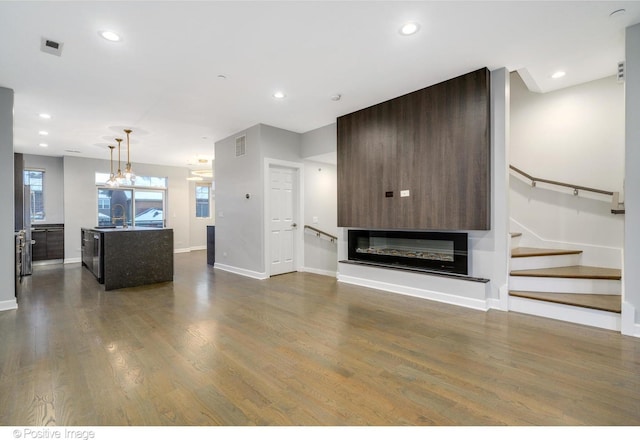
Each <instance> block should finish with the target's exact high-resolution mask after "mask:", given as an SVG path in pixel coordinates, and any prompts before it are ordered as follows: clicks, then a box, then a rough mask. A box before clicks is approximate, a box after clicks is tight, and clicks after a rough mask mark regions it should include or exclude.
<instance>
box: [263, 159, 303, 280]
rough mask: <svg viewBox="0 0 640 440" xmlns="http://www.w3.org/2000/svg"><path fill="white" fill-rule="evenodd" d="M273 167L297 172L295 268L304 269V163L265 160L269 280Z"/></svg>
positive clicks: (269, 267) (266, 238)
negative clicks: (270, 172) (270, 181)
mask: <svg viewBox="0 0 640 440" xmlns="http://www.w3.org/2000/svg"><path fill="white" fill-rule="evenodd" d="M271 167H283V168H292V169H294V170H296V179H297V181H296V191H297V192H298V194H297V195H298V203H297V206H296V208H297V209H296V210H297V212H296V218H297V219H298V221H297V223H298V229H297V231H296V235H295V237H296V249H295V267H294V269H295V270H296V271H298V272H301V271H302V268H303V267H304V225H303V223H304V216H303V213H304V163H302V162H289V161H285V160H279V159H270V158H265V160H264V176H263V177H264V179H263V193H264V201H263V203H264V204H263V206H262V218H263V233H264V235H263V240H264V255H263V261H264V268H265V274H266V277H267V278H268V277H269V276H271V263H270V262H269V261H270V255H271V241H270V239H269V236H270V233H269V215H268V214H269V207H270V206H271V204H270V202H271V192H270V191H269V186H270V185H269V178H270V175H269V169H270V168H271Z"/></svg>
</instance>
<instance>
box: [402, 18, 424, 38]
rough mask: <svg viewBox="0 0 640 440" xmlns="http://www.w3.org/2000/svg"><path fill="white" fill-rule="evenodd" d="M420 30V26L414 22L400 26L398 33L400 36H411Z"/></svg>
mask: <svg viewBox="0 0 640 440" xmlns="http://www.w3.org/2000/svg"><path fill="white" fill-rule="evenodd" d="M418 30H420V25H419V24H418V23H416V22H413V21H411V22H409V23H405V24H403V25H402V27H401V28H400V33H401V34H402V35H413V34H415V33H416V32H418Z"/></svg>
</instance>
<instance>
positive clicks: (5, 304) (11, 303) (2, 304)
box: [0, 299, 18, 312]
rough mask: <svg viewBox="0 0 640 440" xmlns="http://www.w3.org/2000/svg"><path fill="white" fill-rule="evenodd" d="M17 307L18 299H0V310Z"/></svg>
mask: <svg viewBox="0 0 640 440" xmlns="http://www.w3.org/2000/svg"><path fill="white" fill-rule="evenodd" d="M17 308H18V301H16V300H15V299H10V300H8V301H0V312H4V311H5V310H15V309H17Z"/></svg>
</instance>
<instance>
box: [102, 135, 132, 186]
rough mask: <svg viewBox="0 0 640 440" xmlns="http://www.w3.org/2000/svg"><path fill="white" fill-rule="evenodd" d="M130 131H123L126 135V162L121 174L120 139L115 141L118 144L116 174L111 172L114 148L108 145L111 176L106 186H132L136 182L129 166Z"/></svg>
mask: <svg viewBox="0 0 640 440" xmlns="http://www.w3.org/2000/svg"><path fill="white" fill-rule="evenodd" d="M132 131H133V130H131V129H129V128H125V129H124V132H125V133H126V134H127V162H126V163H125V168H124V173H123V172H122V138H116V139H115V141H116V142H117V143H118V171H117V172H116V173H114V172H113V150H115V148H116V147H114V146H112V145H109V150H110V155H111V174H110V175H109V179H108V180H107V185H109V186H120V185H125V184H127V185H133V184H134V182H135V181H136V175H135V173H134V172H133V167H132V166H131V140H130V134H131V132H132Z"/></svg>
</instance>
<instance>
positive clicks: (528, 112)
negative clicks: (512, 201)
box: [510, 72, 625, 191]
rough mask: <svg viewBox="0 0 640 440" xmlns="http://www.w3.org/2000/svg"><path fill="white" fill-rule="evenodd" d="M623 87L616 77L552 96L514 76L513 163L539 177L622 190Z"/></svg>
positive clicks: (512, 81) (512, 100)
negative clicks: (536, 90) (530, 88)
mask: <svg viewBox="0 0 640 440" xmlns="http://www.w3.org/2000/svg"><path fill="white" fill-rule="evenodd" d="M624 115H625V111H624V85H623V84H621V83H618V82H617V81H616V77H615V76H612V77H607V78H603V79H600V80H596V81H591V82H589V83H585V84H581V85H577V86H574V87H568V88H566V89H561V90H558V91H554V92H549V93H544V94H542V93H535V92H530V91H528V89H527V87H526V86H525V84H524V82H523V81H522V79H521V78H520V75H518V74H517V73H515V72H514V73H512V74H511V151H510V155H511V162H512V164H513V165H514V166H516V167H518V168H520V169H522V170H523V171H526V172H527V173H529V174H531V175H533V176H535V177H542V178H546V179H551V180H558V181H563V182H570V183H574V184H576V185H582V186H588V187H594V188H601V189H605V190H609V191H621V190H622V186H623V180H624V157H625V154H624V127H625V123H624Z"/></svg>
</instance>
